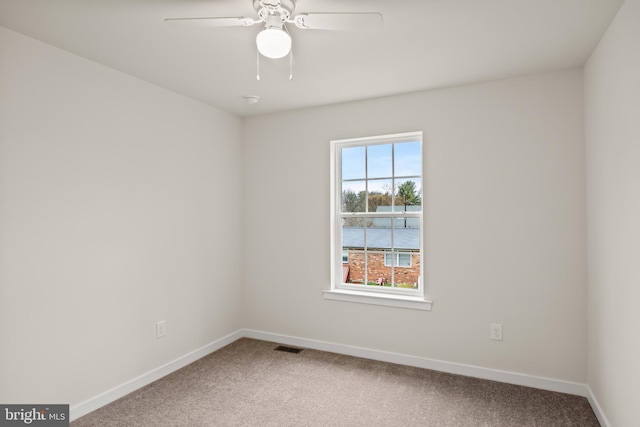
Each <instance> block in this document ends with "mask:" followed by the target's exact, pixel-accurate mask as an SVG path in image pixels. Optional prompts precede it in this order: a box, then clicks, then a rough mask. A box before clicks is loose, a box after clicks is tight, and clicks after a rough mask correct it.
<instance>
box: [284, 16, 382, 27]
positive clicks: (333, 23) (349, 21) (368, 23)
mask: <svg viewBox="0 0 640 427" xmlns="http://www.w3.org/2000/svg"><path fill="white" fill-rule="evenodd" d="M382 22H383V18H382V14H380V13H377V12H371V13H301V14H299V15H297V16H295V17H294V23H295V24H296V26H297V27H298V28H302V29H305V30H307V29H308V30H336V31H358V30H369V29H375V28H376V27H379V26H380V25H382Z"/></svg>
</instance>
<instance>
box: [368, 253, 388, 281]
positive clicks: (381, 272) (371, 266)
mask: <svg viewBox="0 0 640 427" xmlns="http://www.w3.org/2000/svg"><path fill="white" fill-rule="evenodd" d="M390 284H391V270H390V269H389V268H387V267H385V265H384V253H383V252H380V251H367V285H369V286H386V285H390Z"/></svg>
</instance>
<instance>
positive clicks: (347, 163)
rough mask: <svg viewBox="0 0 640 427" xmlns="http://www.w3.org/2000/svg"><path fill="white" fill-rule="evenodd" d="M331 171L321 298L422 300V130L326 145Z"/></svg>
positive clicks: (334, 142)
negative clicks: (327, 283)
mask: <svg viewBox="0 0 640 427" xmlns="http://www.w3.org/2000/svg"><path fill="white" fill-rule="evenodd" d="M331 166H332V171H331V175H332V185H331V193H332V194H331V199H332V200H331V203H332V207H331V215H332V218H331V227H332V230H331V231H332V232H331V239H332V251H331V253H332V261H331V264H332V271H333V273H332V286H331V291H327V293H333V294H343V295H345V294H349V293H351V294H353V295H356V294H357V295H366V296H367V297H369V296H375V297H379V298H385V297H393V299H394V300H399V299H400V300H401V299H405V300H407V301H408V300H412V301H422V302H425V301H424V299H423V296H424V287H423V283H422V277H423V262H422V259H423V248H422V205H423V194H422V182H423V181H422V180H423V178H422V175H423V173H422V132H411V133H405V134H396V135H385V136H375V137H367V138H357V139H348V140H338V141H331ZM335 291H338V292H335ZM327 293H325V297H326V298H330V299H342V298H336V297H335V296H327ZM360 302H365V301H360ZM374 303H376V302H374ZM384 305H388V304H384Z"/></svg>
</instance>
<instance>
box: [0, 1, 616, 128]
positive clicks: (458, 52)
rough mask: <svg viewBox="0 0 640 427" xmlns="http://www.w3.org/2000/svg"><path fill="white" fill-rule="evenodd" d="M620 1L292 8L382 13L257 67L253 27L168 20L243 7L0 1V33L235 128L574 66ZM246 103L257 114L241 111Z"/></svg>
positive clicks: (244, 10) (306, 34)
mask: <svg viewBox="0 0 640 427" xmlns="http://www.w3.org/2000/svg"><path fill="white" fill-rule="evenodd" d="M622 2H623V0H387V1H382V0H298V1H297V7H296V12H298V13H303V12H381V13H382V14H383V16H384V24H383V26H382V28H381V29H379V30H377V31H375V32H366V31H365V32H330V31H319V30H314V31H312V30H300V29H298V28H296V27H295V26H292V25H290V26H289V29H290V31H291V33H292V37H293V51H294V56H295V78H294V80H293V81H289V78H288V77H289V68H288V67H289V62H288V59H286V58H285V59H279V60H268V59H266V58H264V59H263V60H262V61H261V73H260V74H261V80H260V81H257V80H256V47H255V36H256V34H257V33H258V32H259V31H260V30H261V27H260V26H258V25H255V26H252V27H234V28H203V27H194V28H185V27H184V26H179V28H177V27H175V26H170V25H167V24H165V23H164V22H163V19H164V18H168V17H205V16H248V17H255V16H256V14H255V12H254V10H253V7H252V0H0V25H2V26H4V27H6V28H9V29H11V30H14V31H17V32H20V33H23V34H25V35H27V36H30V37H33V38H35V39H38V40H41V41H44V42H46V43H49V44H52V45H54V46H58V47H60V48H62V49H65V50H68V51H70V52H73V53H75V54H78V55H80V56H83V57H85V58H88V59H91V60H93V61H96V62H99V63H101V64H104V65H106V66H108V67H111V68H114V69H116V70H119V71H122V72H124V73H127V74H130V75H133V76H136V77H139V78H141V79H144V80H147V81H149V82H152V83H155V84H157V85H158V86H161V87H164V88H167V89H170V90H172V91H175V92H178V93H181V94H184V95H186V96H188V97H191V98H194V99H197V100H200V101H202V102H205V103H207V104H210V105H213V106H215V107H218V108H220V109H222V110H226V111H229V112H231V113H234V114H237V115H239V116H249V115H254V114H263V113H268V112H276V111H284V110H290V109H295V108H303V107H309V106H317V105H325V104H333V103H339V102H346V101H352V100H358V99H366V98H374V97H380V96H385V95H391V94H398V93H406V92H413V91H417V90H424V89H433V88H438V87H444V86H451V85H459V84H464V83H470V82H476V81H482V80H492V79H499V78H504V77H510V76H516V75H523V74H531V73H539V72H545V71H551V70H558V69H565V68H571V67H577V66H581V65H583V64H584V62H585V60H586V59H587V58H588V56H589V54H590V53H591V51H592V50H593V48H594V47H595V45H596V43H597V42H598V40H599V39H600V37H601V36H602V34H603V33H604V31H605V29H606V27H607V25H608V24H609V22H610V21H611V20H612V18H613V16H614V15H615V13H616V11H617V10H618V9H619V7H620V6H621V4H622ZM244 95H257V96H259V97H260V102H259V103H258V104H255V105H247V104H246V103H245V101H244V100H243V98H242V97H243V96H244Z"/></svg>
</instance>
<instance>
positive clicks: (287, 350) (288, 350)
mask: <svg viewBox="0 0 640 427" xmlns="http://www.w3.org/2000/svg"><path fill="white" fill-rule="evenodd" d="M274 350H276V351H284V352H285V353H295V354H298V353H300V352H301V351H302V349H301V348H294V347H287V346H284V345H279V346H277V347H276V348H274Z"/></svg>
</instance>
